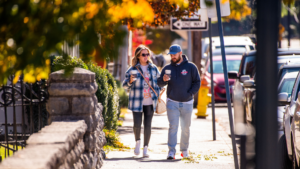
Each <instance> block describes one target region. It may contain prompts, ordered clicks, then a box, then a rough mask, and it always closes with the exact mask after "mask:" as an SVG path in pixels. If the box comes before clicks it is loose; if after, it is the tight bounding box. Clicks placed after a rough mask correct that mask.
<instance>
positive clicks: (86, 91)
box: [48, 82, 98, 96]
mask: <svg viewBox="0 0 300 169" xmlns="http://www.w3.org/2000/svg"><path fill="white" fill-rule="evenodd" d="M97 89H98V85H97V83H96V82H89V83H72V82H64V83H62V82H60V83H51V84H50V86H49V87H48V92H49V94H50V96H92V95H93V94H95V93H96V91H97Z"/></svg>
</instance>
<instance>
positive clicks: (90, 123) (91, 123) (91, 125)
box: [51, 114, 98, 132]
mask: <svg viewBox="0 0 300 169" xmlns="http://www.w3.org/2000/svg"><path fill="white" fill-rule="evenodd" d="M95 119H96V118H95V114H93V115H82V114H80V115H58V116H51V120H52V122H54V121H76V120H84V121H85V123H86V125H87V131H88V132H93V131H95V130H96V128H97V127H98V121H97V120H95Z"/></svg>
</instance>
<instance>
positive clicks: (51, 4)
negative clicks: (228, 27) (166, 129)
mask: <svg viewBox="0 0 300 169" xmlns="http://www.w3.org/2000/svg"><path fill="white" fill-rule="evenodd" d="M234 1H237V2H240V1H242V2H243V1H244V0H234ZM198 9H199V0H189V1H187V0H76V1H74V0H43V1H41V0H28V1H24V0H14V1H11V0H3V1H0V20H1V24H0V83H2V84H3V83H5V82H6V81H7V78H8V77H9V76H10V75H13V74H15V75H16V76H15V77H16V79H15V81H16V80H17V77H18V76H19V75H21V74H24V81H26V82H35V81H36V80H40V79H43V78H47V77H48V75H49V73H50V60H49V56H50V55H52V54H53V53H58V54H59V55H61V56H63V57H64V58H67V54H66V53H64V51H63V50H62V44H63V43H64V41H66V42H67V43H68V44H69V45H70V46H73V45H75V44H79V46H80V57H81V58H82V59H83V60H84V61H89V60H90V59H92V58H93V57H94V56H95V53H97V55H98V56H100V57H102V58H107V57H114V56H117V54H116V51H118V50H117V48H118V46H119V45H121V43H122V39H123V38H124V36H125V35H126V34H125V32H124V31H122V29H120V26H121V25H128V28H129V29H134V28H146V27H157V26H162V25H167V24H169V20H170V17H171V16H173V17H178V18H180V17H183V16H191V15H194V12H195V11H197V10H198ZM242 16H243V14H242V15H241V17H242ZM77 37H78V38H77ZM100 37H101V38H100ZM74 39H78V40H76V41H75V42H74ZM99 42H101V43H99Z"/></svg>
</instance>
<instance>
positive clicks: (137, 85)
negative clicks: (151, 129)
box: [122, 63, 161, 112]
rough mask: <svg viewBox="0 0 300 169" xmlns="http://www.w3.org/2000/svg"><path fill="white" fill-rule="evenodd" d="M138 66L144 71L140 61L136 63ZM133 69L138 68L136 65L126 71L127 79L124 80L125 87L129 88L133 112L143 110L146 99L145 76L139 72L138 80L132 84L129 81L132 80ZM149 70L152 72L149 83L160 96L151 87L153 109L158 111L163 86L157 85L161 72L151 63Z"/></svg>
mask: <svg viewBox="0 0 300 169" xmlns="http://www.w3.org/2000/svg"><path fill="white" fill-rule="evenodd" d="M136 66H137V67H138V68H139V70H140V71H141V72H142V73H143V71H142V69H141V67H140V63H138V64H136ZM132 70H137V68H136V67H130V68H129V69H128V70H127V71H126V73H125V80H124V81H123V84H122V85H123V88H125V89H127V90H129V103H128V109H129V110H131V111H133V112H143V99H144V93H143V89H144V86H143V83H144V78H143V76H141V74H140V73H138V74H137V80H136V81H134V82H132V84H130V83H129V81H130V75H131V73H130V72H131V71H132ZM148 71H149V73H150V78H149V83H150V85H151V86H152V88H153V89H154V90H155V92H156V93H157V94H158V96H156V95H155V93H154V92H153V91H152V89H150V93H151V97H152V101H153V109H154V112H155V111H156V105H157V101H158V97H159V93H160V90H161V88H160V87H159V86H158V85H157V78H159V76H160V73H159V71H158V69H157V67H156V66H155V65H154V64H152V63H149V66H148Z"/></svg>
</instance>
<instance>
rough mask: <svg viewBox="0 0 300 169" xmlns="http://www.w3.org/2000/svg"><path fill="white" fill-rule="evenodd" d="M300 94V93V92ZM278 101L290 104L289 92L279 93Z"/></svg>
mask: <svg viewBox="0 0 300 169" xmlns="http://www.w3.org/2000/svg"><path fill="white" fill-rule="evenodd" d="M298 95H299V93H298ZM278 102H279V103H281V104H289V103H290V102H289V94H288V93H286V92H283V93H279V94H278Z"/></svg>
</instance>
